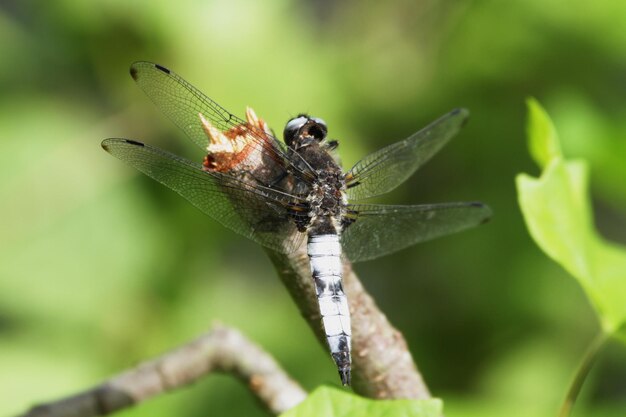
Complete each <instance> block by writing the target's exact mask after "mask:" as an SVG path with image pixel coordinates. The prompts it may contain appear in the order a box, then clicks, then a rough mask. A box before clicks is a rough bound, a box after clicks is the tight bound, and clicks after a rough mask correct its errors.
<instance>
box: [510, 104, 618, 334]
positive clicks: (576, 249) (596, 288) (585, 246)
mask: <svg viewBox="0 0 626 417" xmlns="http://www.w3.org/2000/svg"><path fill="white" fill-rule="evenodd" d="M528 106H529V111H530V120H529V129H528V132H529V136H531V138H530V142H529V147H530V150H531V153H533V152H534V153H535V154H534V157H535V159H537V162H538V164H539V165H540V166H542V167H543V168H544V170H543V172H542V174H541V177H539V178H533V177H531V176H529V175H527V174H519V175H518V176H517V178H516V183H517V192H518V199H519V204H520V207H521V209H522V213H523V215H524V220H525V222H526V226H527V227H528V230H529V231H530V234H531V236H532V237H533V239H534V240H535V242H536V243H537V245H539V247H540V248H541V249H542V250H543V251H544V252H545V253H546V254H547V255H548V256H549V257H551V258H552V259H554V260H555V261H556V262H558V263H559V264H560V265H561V266H562V267H563V268H565V269H566V270H567V271H568V272H569V273H570V274H572V275H573V276H574V277H575V278H576V279H577V280H578V282H579V283H580V285H581V286H582V287H583V289H584V291H585V293H586V294H587V296H588V297H589V299H590V300H591V303H592V304H593V306H594V308H595V309H596V311H597V313H598V316H599V318H600V322H601V324H602V327H603V330H604V331H605V332H607V333H609V334H613V333H615V332H617V331H618V330H619V328H620V326H623V325H624V323H625V322H626V247H623V246H619V245H617V244H615V243H611V242H607V241H606V240H605V239H603V238H602V237H601V236H600V235H599V234H598V232H597V231H596V229H595V227H594V225H593V214H592V210H591V204H590V198H589V190H588V188H589V180H588V171H589V170H588V166H587V163H586V162H585V161H582V160H573V161H565V160H564V159H563V157H562V156H561V155H560V151H559V144H558V141H557V136H556V133H555V132H554V130H553V127H552V122H551V121H550V119H549V118H548V116H547V114H546V113H545V112H544V111H543V110H542V109H541V107H540V106H539V104H538V103H537V102H536V101H534V100H529V102H528ZM533 135H534V136H533ZM541 135H543V137H541ZM533 149H534V150H533Z"/></svg>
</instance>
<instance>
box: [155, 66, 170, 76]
mask: <svg viewBox="0 0 626 417" xmlns="http://www.w3.org/2000/svg"><path fill="white" fill-rule="evenodd" d="M154 66H155V68H156V69H158V70H161V71H163V72H164V73H166V74H169V73H170V70H168V69H167V68H165V67H163V66H161V65H159V64H154Z"/></svg>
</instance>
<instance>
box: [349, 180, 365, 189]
mask: <svg viewBox="0 0 626 417" xmlns="http://www.w3.org/2000/svg"><path fill="white" fill-rule="evenodd" d="M360 183H361V182H360V181H355V182H352V183H350V184H347V185H346V188H352V187H356V186H357V185H359V184H360Z"/></svg>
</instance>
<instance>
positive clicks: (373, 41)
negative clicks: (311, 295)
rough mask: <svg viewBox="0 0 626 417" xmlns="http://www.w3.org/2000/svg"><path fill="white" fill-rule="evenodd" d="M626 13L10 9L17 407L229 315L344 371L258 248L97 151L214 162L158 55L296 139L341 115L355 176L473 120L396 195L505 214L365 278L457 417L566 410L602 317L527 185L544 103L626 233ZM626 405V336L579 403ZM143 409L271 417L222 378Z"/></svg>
mask: <svg viewBox="0 0 626 417" xmlns="http://www.w3.org/2000/svg"><path fill="white" fill-rule="evenodd" d="M625 27H626V2H624V1H622V0H607V1H600V2H595V3H590V2H587V1H580V0H575V1H566V0H553V1H548V2H546V1H539V0H518V1H507V2H504V1H496V0H491V1H489V0H477V1H471V2H470V1H465V2H464V1H447V2H442V1H434V0H425V1H418V2H401V1H390V2H367V3H362V2H357V1H347V2H331V1H327V0H326V1H322V0H318V1H295V0H292V1H289V0H274V1H265V2H253V1H250V0H235V1H226V0H222V1H204V2H203V1H191V0H180V1H178V2H154V1H136V2H128V1H121V0H98V1H90V2H80V1H70V0H58V1H54V2H45V1H27V0H12V1H6V0H5V1H3V2H2V3H1V5H0V57H2V58H1V60H2V64H0V140H1V142H0V166H1V167H2V169H1V170H0V172H2V175H1V176H0V201H1V203H0V415H12V414H16V413H18V412H20V411H23V410H24V409H25V408H27V407H29V406H30V405H32V404H34V403H35V402H41V401H45V400H52V399H55V398H58V397H62V396H65V395H68V394H71V393H74V392H76V391H79V390H82V389H84V388H87V387H89V386H91V385H93V384H97V383H99V382H100V381H102V380H104V379H106V378H107V377H109V376H111V375H113V374H115V373H117V372H119V371H121V370H123V369H125V368H128V367H130V366H133V365H134V364H136V363H138V362H139V361H141V360H142V359H145V358H149V357H153V356H155V355H158V354H160V353H162V352H163V351H165V350H168V349H170V348H172V347H174V346H176V345H178V344H181V343H184V342H185V341H187V340H190V339H192V338H195V337H196V336H198V335H200V334H202V333H203V332H205V331H206V330H207V329H208V328H209V327H210V325H211V323H213V322H214V321H216V320H218V321H221V322H223V323H226V324H229V325H232V326H235V327H238V328H239V329H241V330H242V331H243V332H245V334H247V335H248V336H249V337H250V338H252V339H253V340H255V341H257V342H258V343H259V344H261V345H262V346H263V347H264V348H265V349H267V350H268V351H270V352H271V353H273V354H274V355H275V357H276V358H277V359H278V360H279V361H280V363H282V364H283V365H284V367H285V368H286V369H287V370H288V371H289V372H290V373H291V374H292V375H293V376H294V377H295V378H297V379H298V380H299V381H300V382H301V383H302V384H303V385H304V386H305V387H306V388H307V389H312V388H314V387H315V386H317V385H318V384H320V383H332V384H337V383H338V380H337V376H336V370H335V369H334V366H333V364H332V361H331V360H330V358H329V355H328V354H327V353H326V351H325V349H324V348H323V347H322V346H321V345H320V344H319V343H318V342H317V341H316V340H315V339H314V337H313V336H312V334H311V331H310V330H309V329H308V327H307V326H306V324H305V323H304V321H303V320H302V319H301V318H300V316H299V314H298V312H297V310H296V308H295V306H294V304H293V302H292V301H291V299H290V298H289V296H288V294H287V292H286V291H285V290H284V288H283V287H282V286H281V284H280V282H279V280H278V279H276V275H275V273H274V271H273V269H272V267H271V265H270V263H269V261H268V260H267V259H266V258H265V256H264V254H263V252H262V251H261V249H260V248H258V247H257V246H255V245H254V244H253V243H251V242H248V241H246V240H245V239H244V238H241V237H239V236H238V235H235V234H234V233H232V232H230V231H228V230H227V229H225V228H223V227H222V226H220V225H219V224H218V223H216V222H215V221H212V220H211V219H209V218H207V217H205V216H204V215H202V214H201V213H200V212H199V211H197V210H196V209H194V208H193V207H192V206H191V205H189V204H188V203H187V202H185V201H184V200H183V199H182V198H180V197H178V196H177V195H176V194H174V193H173V192H171V191H169V190H167V189H165V188H164V187H162V186H160V185H159V184H157V183H155V182H153V181H152V180H151V179H149V178H147V177H144V176H143V175H142V174H140V173H138V172H136V171H133V170H132V169H130V168H128V167H127V166H125V165H124V164H122V163H121V162H120V161H118V160H116V159H115V158H112V157H111V156H110V155H108V154H106V153H105V152H104V151H103V150H102V149H101V148H100V141H101V140H102V139H104V138H106V137H128V138H134V139H138V140H142V141H145V142H148V143H151V144H154V145H157V146H160V147H162V148H165V149H168V150H170V151H173V152H176V153H178V154H181V155H185V156H187V157H189V158H191V159H194V160H197V161H201V160H202V157H203V155H202V154H201V153H199V152H198V150H197V148H195V147H194V146H193V144H192V143H191V142H190V141H188V140H187V139H186V138H184V135H183V133H182V132H180V131H178V130H177V129H176V128H175V126H173V125H172V124H171V123H170V122H169V121H168V120H166V119H165V117H164V116H162V115H161V114H160V113H159V112H158V110H156V108H154V106H153V105H152V104H151V102H150V101H149V100H148V99H147V98H146V97H145V96H144V95H143V93H142V92H141V91H140V90H139V89H138V88H137V87H136V86H135V85H134V83H133V82H132V80H131V78H130V76H129V75H128V67H129V65H130V63H131V62H133V61H135V60H140V59H145V60H152V61H155V62H158V63H160V64H162V65H165V66H167V67H169V68H171V69H173V70H174V71H176V72H178V73H179V74H181V75H182V76H183V77H184V78H186V79H187V80H189V81H190V82H191V83H193V84H194V85H196V86H197V87H199V88H200V89H201V90H202V91H204V92H205V93H207V94H208V95H209V96H210V97H212V98H214V99H215V100H216V101H218V102H219V103H220V104H222V105H223V106H225V107H226V108H227V109H229V110H231V111H232V112H235V113H237V114H240V115H243V112H244V110H245V106H246V105H250V106H252V107H254V109H255V110H256V111H257V113H258V114H259V115H260V116H261V117H263V118H265V119H266V120H267V121H268V122H269V124H270V126H272V127H273V128H274V129H275V130H276V131H278V132H280V131H282V127H283V125H284V123H285V122H286V120H287V119H288V118H289V117H291V116H293V115H295V114H297V113H299V112H303V111H307V112H310V113H312V114H314V115H316V116H318V117H322V118H324V119H325V120H326V121H327V123H328V125H329V129H330V132H329V135H330V136H331V137H333V138H337V139H339V140H340V147H339V152H340V154H341V157H342V159H343V161H344V165H346V166H350V165H351V164H353V163H354V162H356V161H357V160H358V159H359V158H360V157H362V156H364V155H365V154H367V153H368V152H371V151H373V150H375V149H378V148H380V147H382V146H384V145H387V144H390V143H392V142H393V141H396V140H399V139H402V138H404V137H406V136H408V135H409V134H411V133H413V132H414V131H416V130H417V129H419V128H421V127H423V126H425V125H426V124H427V123H428V122H430V121H432V120H434V119H435V118H436V117H438V116H439V115H442V114H443V113H445V112H447V111H448V110H450V109H452V108H453V107H458V106H463V107H467V108H469V109H470V111H471V113H472V117H471V120H470V123H469V124H468V126H467V127H466V128H465V129H464V130H463V131H462V133H461V134H460V135H459V137H458V138H456V139H454V140H453V141H452V142H451V143H450V144H449V145H448V146H447V147H446V148H445V149H444V150H443V151H442V152H441V153H440V155H438V156H437V157H436V158H434V159H433V160H432V161H431V162H429V163H428V164H427V165H426V166H425V167H424V168H422V169H421V170H420V171H419V173H418V174H417V175H416V176H415V177H414V178H412V179H411V180H410V181H409V182H408V183H407V184H406V185H404V186H403V187H401V188H400V189H398V190H396V191H394V192H393V193H391V194H390V195H389V196H386V197H385V198H384V199H382V200H380V201H382V202H388V203H389V202H394V203H398V204H401V203H423V202H425V203H431V202H445V201H463V200H480V201H484V202H487V203H488V204H490V205H491V207H492V208H493V210H494V212H495V216H494V218H493V220H492V222H491V223H489V224H488V225H486V226H483V227H480V228H478V229H475V230H471V231H468V232H464V233H462V234H459V235H456V236H451V237H447V238H442V239H440V240H437V241H433V242H429V243H425V244H421V245H419V246H416V247H413V248H410V249H407V250H404V251H402V252H400V253H397V254H395V255H392V256H388V257H386V258H382V259H380V260H375V261H371V262H369V263H367V264H364V265H357V267H356V269H357V271H358V272H359V273H360V276H361V277H362V279H363V281H364V283H365V285H366V286H367V288H368V289H369V290H370V291H371V293H372V294H373V295H374V297H375V298H376V299H377V301H378V303H379V304H380V306H381V308H382V309H383V311H385V312H386V313H387V314H388V317H389V318H390V320H391V321H392V323H394V324H395V325H396V326H397V327H398V328H399V329H400V330H401V331H402V332H403V333H404V334H405V336H406V337H407V339H408V341H409V344H410V348H411V350H412V352H413V353H414V356H415V359H416V361H417V363H418V365H419V366H420V369H421V370H422V372H423V374H424V378H425V379H426V381H427V382H428V384H429V386H430V388H431V390H432V391H433V393H434V394H435V395H436V396H439V397H442V398H443V399H444V401H445V409H446V415H448V416H481V417H490V416H494V417H495V416H498V417H501V416H507V417H511V416H512V417H516V416H554V415H555V414H556V410H557V409H558V407H559V404H560V402H561V400H562V398H563V396H564V394H565V392H566V390H567V387H568V384H569V381H570V378H571V376H572V375H573V372H574V370H575V368H576V366H577V364H578V361H579V359H580V357H581V356H582V354H583V352H584V350H585V347H586V345H587V344H588V343H589V341H590V339H591V338H592V337H593V335H594V334H595V333H596V332H597V331H598V325H597V323H596V321H595V318H594V315H593V312H592V310H591V307H590V306H589V303H588V302H587V300H586V299H585V298H584V296H583V293H582V291H581V290H580V288H579V287H578V286H577V284H576V283H575V281H574V280H572V279H570V278H569V277H568V276H567V274H566V273H565V272H564V271H562V270H561V269H560V268H559V267H558V266H557V265H556V264H555V263H553V262H552V261H550V260H549V259H548V258H546V257H545V256H544V255H543V254H542V253H541V252H540V250H539V249H538V248H537V247H536V246H535V244H534V243H533V242H532V241H531V239H530V237H529V235H528V233H527V232H526V230H525V228H524V223H523V221H522V217H521V215H520V212H519V209H518V206H517V201H516V195H515V188H514V176H515V174H517V173H519V172H522V171H525V172H529V173H531V174H536V173H537V169H536V167H535V166H534V165H533V163H532V162H531V160H530V158H529V156H528V152H527V150H526V144H525V134H524V129H525V127H524V120H525V107H524V100H525V98H526V97H527V96H529V95H533V96H536V97H537V98H538V99H539V100H540V101H541V102H542V103H543V104H544V105H545V107H546V109H547V110H548V112H549V113H550V114H551V116H552V117H553V119H554V122H555V124H556V127H557V129H558V130H559V133H560V136H561V139H562V143H563V147H564V152H565V154H566V155H567V156H568V157H584V158H587V159H588V160H589V161H590V163H591V170H592V171H591V175H592V192H593V198H594V208H595V210H596V213H595V215H596V223H597V225H598V227H599V228H600V230H601V232H602V233H603V234H604V235H605V236H606V237H608V238H610V239H613V240H615V241H618V242H622V243H624V242H626V216H625V214H624V213H625V212H626V168H625V165H626V164H625V163H624V160H625V159H626V30H624V28H625ZM390 271H392V272H390ZM625 302H626V301H625ZM625 413H626V351H624V349H623V346H619V345H617V344H612V345H610V346H609V347H608V348H607V349H606V350H605V351H604V352H603V353H602V354H601V356H600V359H599V361H598V362H597V364H596V367H595V368H594V370H593V372H592V373H591V375H590V378H589V380H588V381H587V383H586V385H585V388H584V390H583V393H582V398H581V401H580V403H579V404H578V405H577V407H576V408H575V412H574V416H623V415H624V414H625ZM121 415H126V416H170V415H177V416H188V417H196V416H198V417H199V416H206V415H211V416H230V415H232V416H251V417H252V416H262V415H265V414H264V413H263V412H262V411H260V410H259V409H258V408H257V405H256V403H255V400H254V398H253V397H252V396H251V395H250V394H249V393H248V392H247V390H246V389H245V388H244V387H243V386H241V385H240V384H239V383H238V382H236V381H234V379H233V378H231V377H229V376H221V375H211V376H208V377H207V378H206V379H205V380H204V381H202V382H200V383H197V384H195V385H194V386H191V387H189V388H186V389H184V390H181V391H178V392H176V393H172V394H169V395H166V396H163V397H161V398H158V399H156V400H153V401H150V402H148V403H146V404H143V405H141V406H138V407H136V408H133V409H131V410H129V411H125V412H123V413H121Z"/></svg>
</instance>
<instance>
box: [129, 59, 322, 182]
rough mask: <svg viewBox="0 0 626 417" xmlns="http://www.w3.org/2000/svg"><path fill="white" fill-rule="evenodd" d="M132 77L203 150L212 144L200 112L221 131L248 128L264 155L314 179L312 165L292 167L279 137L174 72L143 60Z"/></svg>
mask: <svg viewBox="0 0 626 417" xmlns="http://www.w3.org/2000/svg"><path fill="white" fill-rule="evenodd" d="M130 74H131V76H132V77H133V79H134V80H135V81H136V82H137V84H138V85H139V87H141V89H142V90H143V91H144V92H145V93H146V95H147V96H148V97H150V99H151V100H152V101H153V102H154V103H155V104H156V106H157V107H158V108H159V109H161V111H163V113H165V114H166V115H167V117H169V118H170V119H171V120H172V121H173V122H174V123H175V124H176V125H177V126H178V127H180V128H181V129H182V130H183V131H184V132H185V133H186V134H187V136H189V138H190V139H191V140H192V141H193V142H194V143H195V144H196V145H198V146H199V147H200V148H202V150H206V147H207V144H208V141H207V136H206V133H205V132H204V129H203V128H202V123H201V121H200V117H199V116H198V114H199V113H202V115H203V116H204V117H205V118H206V119H207V120H209V121H210V122H211V124H213V126H215V127H217V128H218V129H219V130H221V131H226V130H229V129H231V128H234V127H237V126H246V127H247V141H248V142H249V143H256V144H257V145H258V146H260V147H262V148H264V149H263V150H264V153H265V154H266V155H268V156H270V157H272V158H273V159H274V160H275V161H276V162H278V163H280V164H283V165H285V166H287V165H290V166H293V170H292V171H295V172H298V173H303V172H304V171H306V172H307V174H306V176H307V177H310V170H309V167H308V166H307V165H308V164H306V163H305V162H304V161H302V160H301V159H298V160H297V162H298V163H297V164H295V165H294V164H292V162H293V161H290V160H289V159H288V157H287V154H286V152H285V149H284V148H283V145H282V144H281V143H280V142H279V141H278V140H276V138H274V137H273V136H271V135H269V134H268V132H265V131H263V130H262V129H260V128H258V127H255V126H250V125H249V124H248V123H247V122H246V121H245V120H242V119H240V118H239V117H237V116H235V115H234V114H232V113H230V112H228V111H227V110H226V109H224V108H223V107H222V106H220V105H219V104H217V103H216V102H215V101H213V100H211V99H210V98H209V97H207V96H206V95H204V94H203V93H202V92H201V91H200V90H198V89H197V88H195V87H194V86H193V85H191V84H189V83H188V82H187V81H185V80H184V79H182V78H181V77H180V76H178V75H177V74H175V73H174V72H173V71H170V70H169V69H167V68H165V67H163V66H161V65H158V64H154V63H152V62H143V61H140V62H135V63H133V64H132V65H131V67H130ZM296 157H298V156H297V155H296ZM291 158H292V159H293V156H292V157H291Z"/></svg>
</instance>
